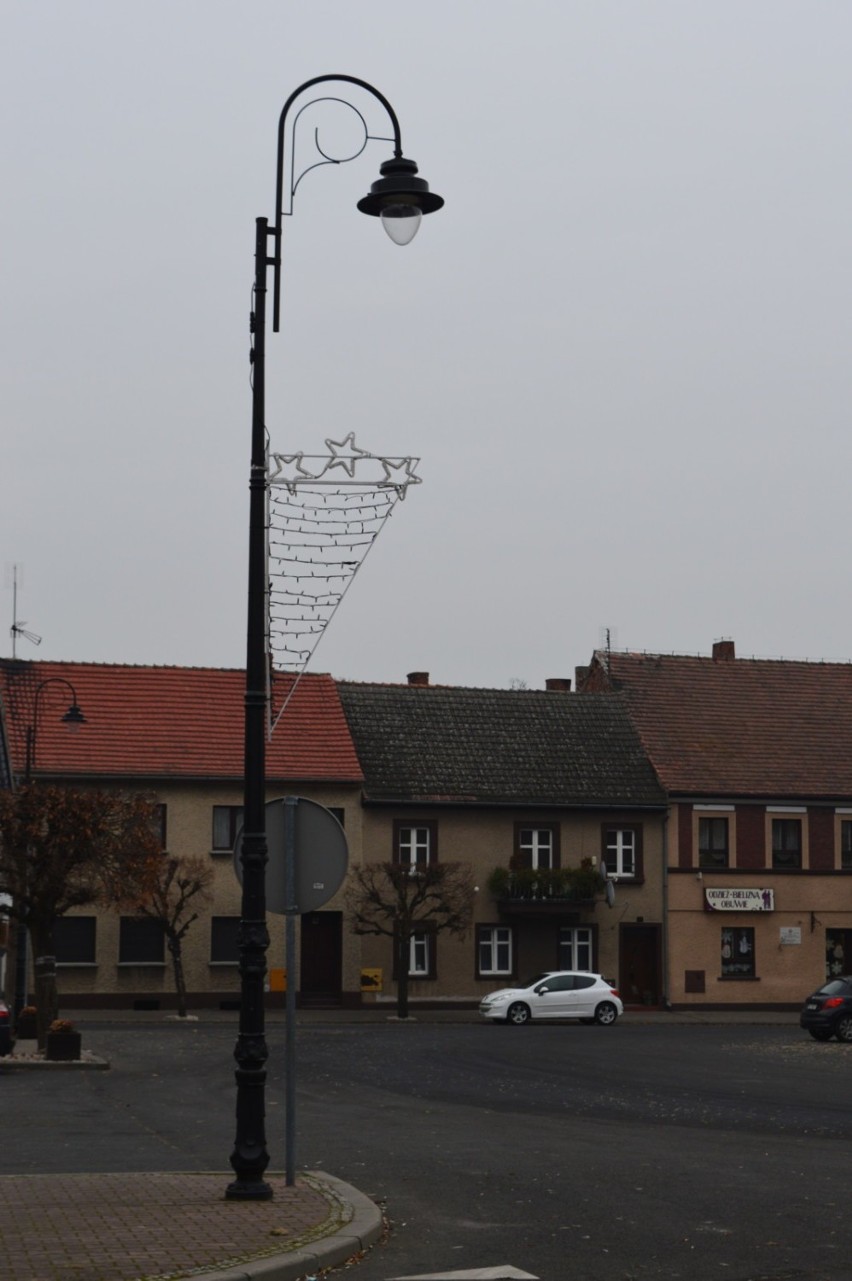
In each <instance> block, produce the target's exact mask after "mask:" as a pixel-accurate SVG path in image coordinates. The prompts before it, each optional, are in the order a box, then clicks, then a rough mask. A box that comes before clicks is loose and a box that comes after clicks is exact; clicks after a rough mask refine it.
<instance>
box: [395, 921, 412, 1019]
mask: <svg viewBox="0 0 852 1281" xmlns="http://www.w3.org/2000/svg"><path fill="white" fill-rule="evenodd" d="M410 950H411V939H410V938H409V936H408V935H407V934H405V933H404V932H403V931H402V930H400V932H399V934H398V935H397V952H396V1016H397V1018H398V1019H407V1018H408V963H409V952H410Z"/></svg>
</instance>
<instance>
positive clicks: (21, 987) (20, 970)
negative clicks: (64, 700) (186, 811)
mask: <svg viewBox="0 0 852 1281" xmlns="http://www.w3.org/2000/svg"><path fill="white" fill-rule="evenodd" d="M48 685H66V686H67V687H68V689H70V691H71V699H72V701H71V704H70V706H69V708H68V711H67V712H66V713H65V715H64V716H62V717H60V720H61V722H62V724H63V725H68V726H69V728H70V729H72V730H73V729H76V727H77V726H78V725H85V723H86V718H85V716H84V715H83V713H82V712H81V711H80V705H79V703H78V702H77V692H76V690H75V689H74V686H73V685H72V684H71V682H70V681H68V680H66V679H65V677H64V676H49V677H48V678H47V680H44V681H42V682H41V684H40V685H38V686H36V692H35V699H34V701H33V723H32V725H28V726H27V730H26V757H25V760H24V783H25V784H26V785H27V786H28V787H29V785H30V783H31V782H32V776H33V770H34V769H35V764H36V739H37V735H38V712H39V700H40V698H41V695H42V693H43V692H44V690H45V689H46V688H47V686H48ZM26 1003H27V927H26V925H24V923H23V922H22V921H19V922H18V930H17V936H16V939H15V1002H14V1009H15V1018H17V1017H18V1015H19V1014H20V1012H21V1010H22V1009H23V1008H24V1006H25V1005H26Z"/></svg>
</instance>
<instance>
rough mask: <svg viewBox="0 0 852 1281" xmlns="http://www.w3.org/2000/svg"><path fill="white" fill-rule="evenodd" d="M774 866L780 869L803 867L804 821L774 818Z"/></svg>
mask: <svg viewBox="0 0 852 1281" xmlns="http://www.w3.org/2000/svg"><path fill="white" fill-rule="evenodd" d="M772 866H773V867H777V868H780V869H782V870H783V869H784V868H788V867H801V866H802V820H801V819H800V818H773V820H772Z"/></svg>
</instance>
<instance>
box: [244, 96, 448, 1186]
mask: <svg viewBox="0 0 852 1281" xmlns="http://www.w3.org/2000/svg"><path fill="white" fill-rule="evenodd" d="M329 81H335V82H342V83H344V84H351V85H356V86H358V87H359V88H361V89H365V90H366V91H367V92H368V93H370V94H372V96H373V97H374V98H375V99H377V101H378V102H380V103H381V105H382V106H383V107H384V109H385V111H386V113H387V116H388V119H389V120H390V124H391V128H392V130H393V138H392V141H393V157H392V159H390V160H386V161H385V162H384V164H383V165H382V166H381V169H380V177H379V178H378V179H377V180H376V182H374V183H373V185H372V188H371V190H370V193H369V195H367V196H365V197H364V198H363V199H362V200H360V201H359V202H358V208H359V209H360V211H361V212H362V213H366V214H370V215H372V216H373V217H380V218H381V219H382V223H383V225H384V226H385V228H386V229H387V231H388V234H389V235H390V236H391V238H392V239H393V240H394V241H395V243H397V244H406V243H408V242H409V241H410V240H411V239H412V237H413V236H414V234H415V232H416V231H417V228H418V226H419V223H420V219H421V216H422V215H423V214H425V213H432V212H434V211H435V210H437V209H440V208H441V206H442V205H443V203H444V202H443V200H442V199H441V197H440V196H437V195H435V194H434V193H432V192H430V191H429V185H428V183H426V182H425V181H424V180H423V179H422V178H418V177H417V176H416V175H417V165H416V164H415V163H414V161H413V160H408V159H406V158H405V157H404V156H403V154H402V141H401V135H400V128H399V122H398V120H397V118H396V114H395V112H394V110H393V108H392V107H391V105H390V103H389V102H388V101H387V99H386V98H385V97H384V96H383V95H382V94H380V93H379V91H378V90H377V89H374V88H373V86H372V85H370V84H367V82H366V81H365V80H358V79H356V77H354V76H339V75H329V76H316V77H315V78H314V79H313V80H306V81H305V83H304V84H302V85H300V86H299V88H298V89H297V90H296V91H295V93H292V94H291V95H290V97H289V98H288V99H287V101H286V102H285V104H284V107H283V109H282V111H281V116H280V118H279V122H278V166H277V178H276V205H275V222H274V225H273V226H272V227H271V228H270V227H269V225H268V222H267V219H266V218H258V219H257V222H256V235H255V284H254V311H253V313H252V316H251V325H250V328H251V332H252V334H253V337H254V346H253V350H252V352H251V355H250V360H251V362H252V366H253V384H252V438H251V472H250V478H249V566H248V626H247V635H246V693H245V758H244V759H245V780H244V797H243V825H244V826H243V840H242V854H241V858H242V865H243V891H242V906H241V919H240V932H239V949H240V1030H239V1035H238V1038H237V1044H236V1047H235V1049H234V1058H235V1059H236V1061H237V1069H236V1073H235V1075H236V1082H237V1108H236V1122H237V1124H236V1139H235V1143H234V1150H233V1152H232V1153H231V1165H232V1167H233V1169H234V1172H235V1174H236V1179H235V1180H234V1181H233V1182H232V1183H230V1184H229V1185H228V1187H227V1190H226V1196H227V1197H228V1198H229V1199H243V1200H268V1199H269V1198H270V1197H271V1196H272V1188H271V1187H270V1185H269V1184H268V1183H267V1182H266V1180H265V1179H264V1177H263V1176H264V1172H265V1170H266V1167H267V1165H268V1164H269V1154H268V1152H267V1150H266V1134H265V1103H264V1090H265V1083H266V1067H265V1065H266V1059H267V1046H266V1039H265V1022H264V1000H263V989H264V977H265V974H266V950H267V948H268V946H269V934H268V932H267V927H266V863H267V846H266V817H265V811H264V805H265V801H266V794H265V793H266V732H267V699H268V695H267V682H268V670H267V664H268V653H267V625H266V613H267V582H266V575H267V570H266V521H267V516H266V495H267V466H266V421H265V380H264V375H265V361H266V276H267V267H272V269H273V331H274V332H276V333H277V332H278V328H279V317H280V296H281V292H280V284H281V230H282V219H283V218H284V216H285V214H286V215H289V214H290V213H292V202H293V195H294V194H295V190H296V186H297V183H298V181H299V179H295V178H294V172H293V158H292V151H293V148H292V144H291V149H290V151H291V164H290V182H289V184H288V185H289V208H288V209H287V210H285V209H284V141H285V129H286V126H287V119H288V115H289V112H290V108H291V107H292V105H293V103H294V102H295V101H296V99H297V98H298V97H299V96H300V95H301V94H303V93H304V92H305V91H306V90H307V89H311V88H313V87H314V86H315V85H320V84H326V83H328V82H329ZM323 100H326V99H325V98H321V99H313V100H312V101H323ZM332 100H333V101H337V102H342V103H343V104H344V105H345V106H347V107H350V108H351V109H352V110H353V111H355V112H356V114H357V115H358V116H360V117H361V121H362V124H364V143H363V145H362V146H361V148H360V150H358V151H357V152H356V153H355V155H352V156H348V157H346V159H347V160H354V159H355V156H356V155H360V154H361V151H363V149H364V147H365V146H366V144H367V142H368V141H371V140H375V141H378V140H379V139H378V138H375V137H374V135H371V134H369V132H368V131H367V126H366V123H365V122H364V118H363V116H361V113H360V112H359V111H358V109H357V108H356V107H354V106H353V104H352V103H350V102H348V101H347V100H346V99H343V98H334V99H332ZM307 105H310V104H308V103H306V104H305V106H307ZM302 109H304V108H302ZM298 114H301V111H300V112H299V113H297V116H296V120H297V119H298ZM294 129H295V122H294ZM385 141H391V139H385ZM317 145H318V144H317ZM320 154H321V155H322V156H323V160H322V161H320V162H319V163H326V164H328V163H332V164H340V163H343V162H342V161H340V160H331V159H329V157H327V156H325V153H323V152H320ZM301 176H303V175H300V178H301ZM270 239H271V241H272V256H271V257H270V256H269V242H270ZM287 978H288V982H290V983H292V982H294V981H295V976H294V975H292V974H290V975H288V976H287Z"/></svg>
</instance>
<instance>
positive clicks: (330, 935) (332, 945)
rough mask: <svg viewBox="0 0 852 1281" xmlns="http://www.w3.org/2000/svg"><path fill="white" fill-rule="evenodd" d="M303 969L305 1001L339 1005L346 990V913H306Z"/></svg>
mask: <svg viewBox="0 0 852 1281" xmlns="http://www.w3.org/2000/svg"><path fill="white" fill-rule="evenodd" d="M300 962H301V963H300V967H299V973H300V976H301V986H300V1003H301V1004H302V1005H339V1004H340V1000H341V995H342V992H343V974H342V963H343V913H342V912H307V913H306V914H305V915H304V916H303V917H302V946H301V956H300Z"/></svg>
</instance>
